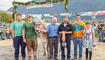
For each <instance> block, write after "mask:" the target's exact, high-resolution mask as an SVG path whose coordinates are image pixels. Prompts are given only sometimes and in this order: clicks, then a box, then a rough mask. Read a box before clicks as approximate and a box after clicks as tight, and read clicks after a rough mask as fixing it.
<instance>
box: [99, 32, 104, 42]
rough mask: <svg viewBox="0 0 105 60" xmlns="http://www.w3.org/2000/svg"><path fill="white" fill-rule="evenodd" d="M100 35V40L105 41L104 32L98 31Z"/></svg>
mask: <svg viewBox="0 0 105 60" xmlns="http://www.w3.org/2000/svg"><path fill="white" fill-rule="evenodd" d="M98 33H99V40H102V41H103V40H104V31H103V30H99V31H98Z"/></svg>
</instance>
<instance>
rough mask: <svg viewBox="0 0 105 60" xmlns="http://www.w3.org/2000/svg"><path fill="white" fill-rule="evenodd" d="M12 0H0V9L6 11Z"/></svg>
mask: <svg viewBox="0 0 105 60" xmlns="http://www.w3.org/2000/svg"><path fill="white" fill-rule="evenodd" d="M13 1H14V0H0V10H3V11H6V10H8V9H9V8H10V7H12V2H13ZM15 1H20V2H27V1H30V0H15Z"/></svg>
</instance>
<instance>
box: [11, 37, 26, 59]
mask: <svg viewBox="0 0 105 60" xmlns="http://www.w3.org/2000/svg"><path fill="white" fill-rule="evenodd" d="M13 45H14V48H15V53H14V56H15V58H18V57H19V46H21V54H22V57H25V47H26V44H25V43H24V42H23V38H22V36H16V37H14V38H13Z"/></svg>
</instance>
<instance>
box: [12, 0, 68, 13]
mask: <svg viewBox="0 0 105 60" xmlns="http://www.w3.org/2000/svg"><path fill="white" fill-rule="evenodd" d="M63 1H64V2H65V10H66V12H68V11H69V10H68V4H69V0H44V1H36V0H32V1H28V2H17V1H14V2H13V6H14V8H13V12H14V13H17V11H16V10H17V5H20V6H21V5H23V6H27V5H29V4H32V3H35V4H39V5H40V4H45V3H48V2H49V3H58V2H63Z"/></svg>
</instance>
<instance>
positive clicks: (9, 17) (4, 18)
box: [0, 11, 12, 23]
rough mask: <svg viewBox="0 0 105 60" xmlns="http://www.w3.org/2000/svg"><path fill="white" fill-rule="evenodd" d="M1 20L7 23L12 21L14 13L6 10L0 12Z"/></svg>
mask: <svg viewBox="0 0 105 60" xmlns="http://www.w3.org/2000/svg"><path fill="white" fill-rule="evenodd" d="M0 21H1V22H6V23H12V15H11V14H9V13H6V12H4V11H3V12H0Z"/></svg>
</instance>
